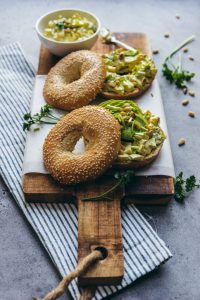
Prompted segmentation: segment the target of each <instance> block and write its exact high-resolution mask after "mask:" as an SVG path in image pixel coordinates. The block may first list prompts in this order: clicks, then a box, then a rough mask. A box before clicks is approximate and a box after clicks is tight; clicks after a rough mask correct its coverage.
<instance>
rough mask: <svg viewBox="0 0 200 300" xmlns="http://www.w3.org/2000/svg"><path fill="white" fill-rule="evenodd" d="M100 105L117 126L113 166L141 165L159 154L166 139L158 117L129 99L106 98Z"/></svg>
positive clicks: (132, 167) (123, 167) (136, 166)
mask: <svg viewBox="0 0 200 300" xmlns="http://www.w3.org/2000/svg"><path fill="white" fill-rule="evenodd" d="M100 106H102V107H104V108H106V109H108V110H109V111H110V112H111V113H112V115H113V116H114V117H115V118H116V119H117V120H118V122H119V123H120V125H121V147H120V151H119V154H118V158H117V159H116V160H115V161H114V163H113V167H114V168H118V169H124V170H126V169H138V168H142V167H145V166H147V165H148V164H150V163H151V162H152V161H153V160H154V159H155V158H156V157H157V156H158V155H159V153H160V151H161V148H162V146H163V143H164V140H165V138H166V136H165V133H164V132H163V130H162V129H161V128H160V126H159V122H160V119H159V117H157V116H155V115H153V114H152V113H151V112H150V111H146V112H143V111H142V110H141V109H140V108H139V107H138V106H137V105H136V104H135V103H134V102H133V101H131V100H125V101H124V100H108V101H105V102H102V103H101V104H100Z"/></svg>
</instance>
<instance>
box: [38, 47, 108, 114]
mask: <svg viewBox="0 0 200 300" xmlns="http://www.w3.org/2000/svg"><path fill="white" fill-rule="evenodd" d="M105 76H106V70H105V64H104V62H103V59H102V57H101V56H100V55H98V54H97V53H94V52H92V51H88V50H81V51H76V52H73V53H71V54H69V55H68V56H66V57H64V58H63V59H61V60H60V61H59V62H58V63H57V64H56V65H55V66H54V67H53V68H51V70H50V72H49V73H48V75H47V79H46V81H45V85H44V90H43V95H44V98H45V100H46V102H47V103H49V104H51V105H53V106H54V107H56V108H60V109H64V110H72V109H75V108H79V107H82V106H84V105H87V104H88V103H89V102H90V101H92V100H93V99H94V98H95V97H96V95H97V93H99V92H100V90H101V88H102V85H103V83H104V80H105Z"/></svg>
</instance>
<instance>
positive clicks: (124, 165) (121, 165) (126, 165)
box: [113, 143, 163, 170]
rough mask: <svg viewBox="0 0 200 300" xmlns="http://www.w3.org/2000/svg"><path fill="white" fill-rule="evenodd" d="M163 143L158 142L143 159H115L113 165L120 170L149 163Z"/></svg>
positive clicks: (135, 167) (137, 167)
mask: <svg viewBox="0 0 200 300" xmlns="http://www.w3.org/2000/svg"><path fill="white" fill-rule="evenodd" d="M162 146H163V143H162V144H160V145H159V146H158V147H157V148H156V149H154V150H153V151H152V152H151V153H150V154H149V155H147V156H146V157H145V159H143V160H133V161H120V160H116V161H115V162H114V163H113V167H114V168H117V169H121V170H128V169H129V170H130V169H139V168H142V167H146V166H147V165H149V164H150V163H151V162H152V161H153V160H154V159H156V157H157V156H158V154H159V153H160V150H161V148H162Z"/></svg>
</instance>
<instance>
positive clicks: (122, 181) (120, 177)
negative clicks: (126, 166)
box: [82, 170, 135, 201]
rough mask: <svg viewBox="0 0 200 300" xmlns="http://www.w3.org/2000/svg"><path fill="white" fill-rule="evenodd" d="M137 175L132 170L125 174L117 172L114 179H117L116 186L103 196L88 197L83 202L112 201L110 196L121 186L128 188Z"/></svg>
mask: <svg viewBox="0 0 200 300" xmlns="http://www.w3.org/2000/svg"><path fill="white" fill-rule="evenodd" d="M134 175H135V173H134V172H133V171H132V170H127V171H126V172H125V173H122V172H116V173H115V174H114V178H115V179H117V182H116V184H115V185H113V186H112V187H111V188H110V189H108V190H107V191H105V192H104V193H102V194H101V195H98V196H94V197H86V198H83V199H82V201H96V200H102V199H108V200H112V198H111V197H109V195H110V194H111V193H112V192H113V191H115V190H116V189H117V188H118V187H119V186H122V187H123V186H126V185H128V184H129V183H130V182H131V180H132V179H133V177H134Z"/></svg>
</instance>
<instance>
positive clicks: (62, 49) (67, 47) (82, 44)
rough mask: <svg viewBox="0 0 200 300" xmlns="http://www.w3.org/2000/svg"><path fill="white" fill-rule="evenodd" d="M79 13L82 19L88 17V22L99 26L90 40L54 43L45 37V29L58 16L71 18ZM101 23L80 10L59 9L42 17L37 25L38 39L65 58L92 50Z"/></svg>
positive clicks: (91, 15) (52, 51) (51, 50)
mask: <svg viewBox="0 0 200 300" xmlns="http://www.w3.org/2000/svg"><path fill="white" fill-rule="evenodd" d="M77 12H78V13H79V14H80V15H81V16H82V17H86V18H87V19H88V20H90V21H92V22H94V23H95V24H96V26H97V30H96V32H95V33H94V34H93V35H91V36H90V37H89V38H87V39H85V40H84V41H76V42H59V41H53V40H51V39H50V38H47V37H45V36H44V34H43V32H44V29H45V28H46V27H47V25H48V22H49V21H50V20H53V19H57V18H58V15H62V16H63V17H70V16H71V15H73V14H75V13H77ZM100 27H101V24H100V21H99V19H98V18H97V17H96V16H94V15H93V14H92V13H90V12H87V11H84V10H79V9H59V10H55V11H52V12H49V13H47V14H45V15H43V16H41V17H40V18H39V19H38V20H37V22H36V25H35V28H36V31H37V34H38V37H39V39H40V41H41V43H42V44H43V45H44V46H45V47H46V48H47V49H48V50H49V51H50V52H51V53H53V54H55V55H57V56H65V55H66V54H68V53H70V52H72V51H76V50H82V49H91V48H92V46H93V45H94V43H95V42H96V40H97V37H98V34H99V31H100Z"/></svg>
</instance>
